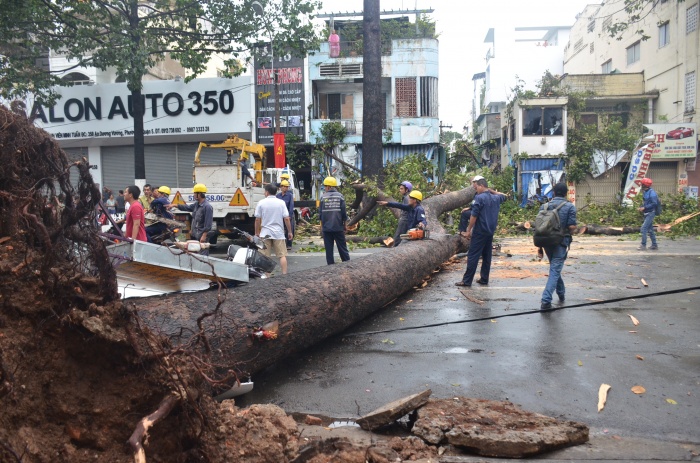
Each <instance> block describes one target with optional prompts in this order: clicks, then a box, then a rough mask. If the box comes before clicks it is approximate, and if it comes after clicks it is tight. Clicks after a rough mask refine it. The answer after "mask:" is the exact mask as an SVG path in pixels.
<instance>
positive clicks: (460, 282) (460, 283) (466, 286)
mask: <svg viewBox="0 0 700 463" xmlns="http://www.w3.org/2000/svg"><path fill="white" fill-rule="evenodd" d="M455 286H464V287H465V288H471V287H472V285H468V284H466V283H465V282H463V281H458V282H457V283H455Z"/></svg>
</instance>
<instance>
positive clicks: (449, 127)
mask: <svg viewBox="0 0 700 463" xmlns="http://www.w3.org/2000/svg"><path fill="white" fill-rule="evenodd" d="M438 127H440V143H442V142H443V139H442V129H451V128H452V126H451V125H442V121H440V125H439V126H438Z"/></svg>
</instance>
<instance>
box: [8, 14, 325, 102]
mask: <svg viewBox="0 0 700 463" xmlns="http://www.w3.org/2000/svg"><path fill="white" fill-rule="evenodd" d="M254 3H257V4H258V5H262V7H263V13H262V14H259V13H260V10H259V9H258V12H256V11H255V8H254V7H253V4H254ZM319 7H320V2H318V1H317V0H299V1H294V2H292V1H288V0H259V1H257V2H253V1H250V0H237V1H231V0H150V1H145V0H97V1H84V0H21V1H20V0H0V11H2V15H0V16H1V17H2V19H0V39H1V40H0V43H2V45H1V47H2V48H0V54H1V55H2V56H0V64H1V67H0V92H2V93H1V94H2V96H3V97H5V98H23V97H24V96H26V95H27V94H33V95H34V96H35V97H36V98H37V99H39V100H40V101H45V100H47V98H49V97H50V96H55V93H54V92H53V90H52V88H51V86H53V85H66V84H69V83H66V82H62V81H60V80H59V79H57V78H56V76H55V75H52V74H49V73H47V70H48V68H47V66H46V64H47V61H46V60H47V58H48V50H53V53H54V54H60V55H63V56H65V57H66V58H68V59H70V60H71V62H74V63H75V67H76V68H77V67H95V68H97V69H100V70H103V71H104V70H107V69H110V68H112V69H114V70H115V72H116V75H117V76H118V77H120V78H121V79H123V80H124V81H125V82H126V83H127V84H128V87H129V89H130V90H132V91H134V90H140V89H141V81H142V78H143V76H144V75H146V73H148V71H149V69H152V68H153V67H154V66H156V65H157V64H158V63H159V62H161V61H163V60H164V59H166V58H167V57H168V56H170V57H172V58H173V59H175V60H178V61H179V62H180V63H181V64H182V66H183V67H184V68H185V69H187V70H188V71H189V72H188V75H187V79H193V78H194V77H196V76H198V75H200V74H202V72H204V71H205V70H206V64H207V62H208V60H209V58H210V57H211V56H212V54H214V53H216V54H225V55H226V56H227V60H226V61H225V65H226V66H227V69H232V70H233V72H234V73H235V72H240V67H239V66H238V67H237V66H235V62H236V60H237V59H238V58H239V57H241V56H244V55H246V53H247V52H248V51H249V50H250V49H251V48H252V47H253V46H254V45H255V43H256V42H258V41H260V40H268V39H269V38H270V37H271V38H272V42H273V44H274V47H275V48H276V49H279V50H287V51H288V50H293V51H294V52H295V53H297V54H299V55H303V54H304V53H305V52H306V51H307V50H310V49H315V48H317V47H318V44H319V39H320V37H319V35H318V33H317V32H316V31H315V30H314V27H313V25H312V23H311V21H310V17H311V15H312V14H313V13H314V11H315V10H316V9H318V8H319ZM62 71H64V70H62Z"/></svg>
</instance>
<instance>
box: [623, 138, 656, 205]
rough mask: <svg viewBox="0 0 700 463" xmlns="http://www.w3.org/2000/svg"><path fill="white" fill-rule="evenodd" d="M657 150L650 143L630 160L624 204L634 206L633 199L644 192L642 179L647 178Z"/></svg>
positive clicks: (654, 145)
mask: <svg viewBox="0 0 700 463" xmlns="http://www.w3.org/2000/svg"><path fill="white" fill-rule="evenodd" d="M655 150H656V144H654V143H649V144H648V145H644V146H643V147H641V148H640V149H638V150H637V152H636V153H634V155H633V156H632V159H630V169H629V172H628V173H627V180H626V181H625V190H624V196H623V197H622V202H623V204H632V198H634V197H635V196H637V194H638V193H639V192H640V191H642V179H643V178H644V177H646V174H647V171H648V170H649V164H650V163H651V158H652V157H653V155H654V151H655Z"/></svg>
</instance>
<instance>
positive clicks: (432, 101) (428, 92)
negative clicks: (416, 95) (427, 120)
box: [420, 77, 438, 117]
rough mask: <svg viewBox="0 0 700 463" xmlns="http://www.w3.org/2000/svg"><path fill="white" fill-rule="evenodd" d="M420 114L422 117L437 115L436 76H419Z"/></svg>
mask: <svg viewBox="0 0 700 463" xmlns="http://www.w3.org/2000/svg"><path fill="white" fill-rule="evenodd" d="M420 115H421V116H422V117H438V80H437V77H421V78H420Z"/></svg>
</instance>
